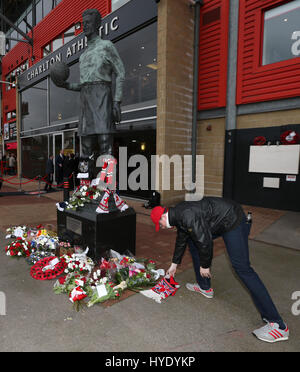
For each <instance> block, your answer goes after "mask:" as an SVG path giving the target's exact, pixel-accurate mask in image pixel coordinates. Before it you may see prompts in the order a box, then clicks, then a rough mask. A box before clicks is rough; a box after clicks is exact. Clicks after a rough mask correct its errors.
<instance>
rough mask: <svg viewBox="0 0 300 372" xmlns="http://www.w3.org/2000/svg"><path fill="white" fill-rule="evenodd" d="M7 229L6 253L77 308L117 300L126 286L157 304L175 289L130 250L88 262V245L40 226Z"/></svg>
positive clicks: (149, 263)
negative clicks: (20, 260)
mask: <svg viewBox="0 0 300 372" xmlns="http://www.w3.org/2000/svg"><path fill="white" fill-rule="evenodd" d="M7 232H8V233H9V234H8V235H7V237H6V238H7V239H13V240H12V242H10V244H8V245H7V246H6V247H5V252H6V254H7V256H10V257H19V258H21V257H25V258H26V261H27V262H28V264H30V265H31V269H30V275H31V277H32V278H33V279H35V280H52V279H56V282H55V284H54V287H53V291H54V293H55V294H66V295H67V297H68V299H69V300H70V302H71V303H72V304H73V306H74V308H75V309H76V310H77V311H78V310H79V309H80V308H81V307H82V306H87V307H92V306H94V305H95V304H98V303H104V302H106V301H108V300H117V299H120V298H121V296H122V294H123V293H124V291H126V290H130V291H134V292H141V293H142V294H143V295H145V296H146V297H149V298H152V299H154V300H155V301H156V302H158V303H161V300H162V299H166V298H167V297H168V296H170V295H174V294H175V293H176V291H177V289H178V288H179V285H178V283H176V282H175V281H174V280H173V278H167V277H165V272H164V270H162V269H157V268H156V264H155V262H154V261H153V260H150V259H137V258H135V257H134V256H132V254H131V253H130V252H127V254H125V255H121V254H119V253H118V252H116V251H113V250H110V251H108V252H106V254H105V257H102V258H101V259H100V260H99V259H98V260H97V262H94V261H93V260H92V259H91V258H90V257H88V256H87V254H88V251H89V248H88V247H82V246H78V242H77V243H76V242H74V241H72V239H69V237H66V236H63V237H60V238H59V237H58V236H57V235H56V233H55V232H53V231H48V230H46V229H44V227H43V226H37V227H35V228H29V227H26V226H15V227H12V228H10V229H8V230H7ZM84 249H85V250H84ZM161 277H162V279H161V280H160V278H161ZM159 280H160V281H159Z"/></svg>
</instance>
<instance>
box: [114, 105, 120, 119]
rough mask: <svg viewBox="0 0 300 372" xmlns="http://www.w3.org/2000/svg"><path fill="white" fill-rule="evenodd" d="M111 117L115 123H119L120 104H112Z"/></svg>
mask: <svg viewBox="0 0 300 372" xmlns="http://www.w3.org/2000/svg"><path fill="white" fill-rule="evenodd" d="M113 115H114V119H115V122H116V123H120V121H121V102H114V107H113Z"/></svg>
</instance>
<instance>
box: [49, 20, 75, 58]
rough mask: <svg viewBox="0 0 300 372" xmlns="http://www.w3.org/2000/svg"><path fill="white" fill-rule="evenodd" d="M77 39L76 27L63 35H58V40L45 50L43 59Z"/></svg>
mask: <svg viewBox="0 0 300 372" xmlns="http://www.w3.org/2000/svg"><path fill="white" fill-rule="evenodd" d="M74 37H75V26H72V27H70V28H69V29H68V30H66V31H65V32H64V33H63V34H61V35H58V36H57V37H56V39H54V40H52V41H51V42H50V43H49V44H47V45H46V46H44V48H43V57H47V56H48V55H49V54H50V53H52V52H55V51H56V50H57V49H59V48H60V47H62V46H63V45H64V44H66V43H68V42H69V41H71V40H72V39H74Z"/></svg>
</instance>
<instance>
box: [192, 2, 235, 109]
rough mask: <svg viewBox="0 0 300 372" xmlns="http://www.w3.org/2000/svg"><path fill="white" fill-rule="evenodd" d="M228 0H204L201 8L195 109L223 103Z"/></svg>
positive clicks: (224, 100) (219, 105) (224, 95)
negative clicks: (197, 95) (197, 89)
mask: <svg viewBox="0 0 300 372" xmlns="http://www.w3.org/2000/svg"><path fill="white" fill-rule="evenodd" d="M228 19H229V1H228V0H206V1H205V2H204V5H203V7H202V8H201V20H200V42H199V105H198V108H199V110H205V109H212V108H218V107H224V106H226V88H227V56H228Z"/></svg>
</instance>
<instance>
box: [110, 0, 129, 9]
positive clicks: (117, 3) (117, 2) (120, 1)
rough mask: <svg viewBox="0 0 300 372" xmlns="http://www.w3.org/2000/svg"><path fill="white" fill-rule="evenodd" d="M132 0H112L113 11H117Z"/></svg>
mask: <svg viewBox="0 0 300 372" xmlns="http://www.w3.org/2000/svg"><path fill="white" fill-rule="evenodd" d="M129 1H130V0H111V10H112V11H115V10H117V9H118V8H120V7H121V6H122V5H124V4H126V3H128V2H129Z"/></svg>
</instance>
